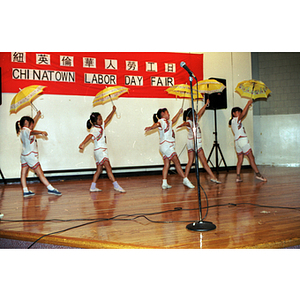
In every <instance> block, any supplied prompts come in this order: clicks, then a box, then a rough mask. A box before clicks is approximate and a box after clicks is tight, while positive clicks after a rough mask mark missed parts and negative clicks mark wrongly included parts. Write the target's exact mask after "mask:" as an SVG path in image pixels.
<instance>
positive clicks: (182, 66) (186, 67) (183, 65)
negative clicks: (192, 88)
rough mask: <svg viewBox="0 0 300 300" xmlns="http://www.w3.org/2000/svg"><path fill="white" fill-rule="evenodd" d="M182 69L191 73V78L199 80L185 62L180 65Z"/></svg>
mask: <svg viewBox="0 0 300 300" xmlns="http://www.w3.org/2000/svg"><path fill="white" fill-rule="evenodd" d="M180 67H181V68H184V69H185V70H186V71H187V72H188V73H189V75H190V76H192V77H194V78H195V79H197V78H196V76H195V75H194V73H193V72H192V71H191V70H190V69H189V68H188V66H187V65H186V63H185V62H184V61H182V62H181V63H180Z"/></svg>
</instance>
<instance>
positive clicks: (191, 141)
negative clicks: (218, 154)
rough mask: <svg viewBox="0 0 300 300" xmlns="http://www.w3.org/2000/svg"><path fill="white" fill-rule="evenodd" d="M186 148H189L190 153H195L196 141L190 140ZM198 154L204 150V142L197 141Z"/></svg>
mask: <svg viewBox="0 0 300 300" xmlns="http://www.w3.org/2000/svg"><path fill="white" fill-rule="evenodd" d="M186 146H187V149H188V152H194V151H195V150H194V149H195V148H194V139H192V140H190V139H188V140H187V143H186ZM197 148H198V149H197V150H198V151H197V152H199V151H200V150H201V149H202V140H201V139H197Z"/></svg>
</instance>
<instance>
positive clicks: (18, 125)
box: [16, 120, 21, 134]
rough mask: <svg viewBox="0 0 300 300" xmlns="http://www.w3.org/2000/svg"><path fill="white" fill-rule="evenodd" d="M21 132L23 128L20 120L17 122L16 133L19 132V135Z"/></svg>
mask: <svg viewBox="0 0 300 300" xmlns="http://www.w3.org/2000/svg"><path fill="white" fill-rule="evenodd" d="M20 130H21V127H20V120H19V121H17V122H16V132H17V134H19V132H20Z"/></svg>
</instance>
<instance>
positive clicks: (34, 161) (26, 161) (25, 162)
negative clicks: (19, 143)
mask: <svg viewBox="0 0 300 300" xmlns="http://www.w3.org/2000/svg"><path fill="white" fill-rule="evenodd" d="M21 165H22V168H25V167H29V168H31V169H32V170H35V169H36V168H37V167H38V166H39V165H40V163H39V154H38V153H37V152H30V153H29V154H27V155H23V154H22V155H21Z"/></svg>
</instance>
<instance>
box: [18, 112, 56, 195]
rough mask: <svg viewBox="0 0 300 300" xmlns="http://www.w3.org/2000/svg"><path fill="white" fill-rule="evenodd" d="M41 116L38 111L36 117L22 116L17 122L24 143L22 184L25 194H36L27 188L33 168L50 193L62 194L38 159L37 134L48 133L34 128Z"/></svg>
mask: <svg viewBox="0 0 300 300" xmlns="http://www.w3.org/2000/svg"><path fill="white" fill-rule="evenodd" d="M40 116H41V112H40V111H38V112H37V114H36V116H35V117H34V119H32V118H31V117H28V116H24V117H22V118H21V120H20V121H17V122H16V131H17V134H19V133H20V137H21V141H22V143H23V148H22V153H21V165H22V169H21V185H22V188H23V196H24V197H29V196H34V195H35V194H34V193H33V192H32V191H29V190H28V188H27V183H26V177H27V174H28V171H29V168H31V169H32V170H33V171H34V172H35V173H36V174H37V176H38V177H39V179H40V180H41V182H42V183H43V184H44V185H45V186H46V187H47V189H48V194H53V195H57V196H61V193H60V192H59V191H58V190H57V189H55V188H54V187H53V186H52V185H51V184H50V183H49V181H48V180H47V179H46V177H45V175H44V172H43V170H42V168H41V165H40V163H39V161H38V150H37V140H36V138H35V136H36V135H43V136H47V135H48V133H47V132H46V131H39V130H34V126H35V124H36V123H37V121H38V119H39V117H40Z"/></svg>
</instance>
